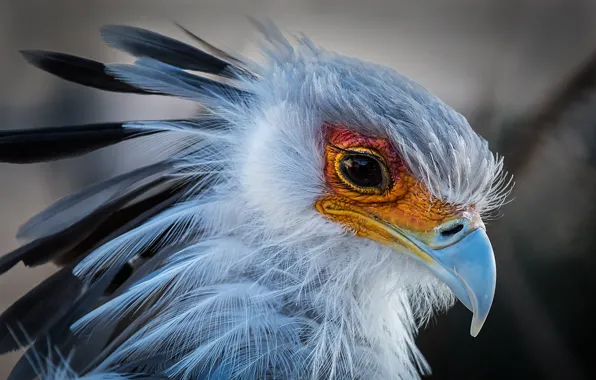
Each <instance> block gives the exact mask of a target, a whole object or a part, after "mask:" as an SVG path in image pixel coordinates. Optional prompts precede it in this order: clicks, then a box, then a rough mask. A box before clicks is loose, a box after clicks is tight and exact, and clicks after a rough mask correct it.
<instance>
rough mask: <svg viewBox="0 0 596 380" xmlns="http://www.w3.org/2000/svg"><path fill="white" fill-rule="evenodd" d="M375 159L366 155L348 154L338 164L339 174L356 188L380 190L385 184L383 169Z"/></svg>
mask: <svg viewBox="0 0 596 380" xmlns="http://www.w3.org/2000/svg"><path fill="white" fill-rule="evenodd" d="M382 165H383V164H381V163H380V162H379V161H378V160H377V159H376V158H374V157H372V156H369V155H366V154H349V155H346V156H345V157H344V158H342V160H341V162H340V170H341V174H342V175H343V176H344V177H345V179H347V180H348V181H350V182H351V183H352V184H353V185H355V186H358V187H375V188H382V187H383V186H384V184H385V175H384V174H385V172H384V170H383V169H384V167H383V166H382Z"/></svg>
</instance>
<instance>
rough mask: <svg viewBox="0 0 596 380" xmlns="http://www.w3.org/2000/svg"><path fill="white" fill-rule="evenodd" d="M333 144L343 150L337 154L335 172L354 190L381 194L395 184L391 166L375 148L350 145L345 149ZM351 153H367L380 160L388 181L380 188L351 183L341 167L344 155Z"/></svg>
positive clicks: (385, 179)
mask: <svg viewBox="0 0 596 380" xmlns="http://www.w3.org/2000/svg"><path fill="white" fill-rule="evenodd" d="M331 146H332V147H334V148H336V149H338V150H339V151H340V152H341V153H339V154H337V156H336V157H335V165H334V167H335V172H336V174H337V176H338V177H339V178H340V179H341V181H342V182H343V183H344V184H345V185H347V186H349V187H350V188H351V189H352V190H354V191H357V192H359V193H363V194H368V195H381V194H384V193H385V192H387V191H388V190H389V189H391V187H392V186H393V183H392V177H391V171H390V170H389V167H388V166H387V162H386V161H385V158H384V157H383V156H382V155H381V154H380V153H379V152H377V151H376V150H374V149H370V148H365V147H350V148H347V149H344V148H340V147H338V146H335V145H332V144H331ZM351 154H360V155H367V156H370V157H372V158H374V159H375V160H377V161H379V164H380V166H381V170H382V171H383V179H384V181H385V182H386V183H385V184H383V186H382V187H380V188H378V187H360V186H357V185H355V184H353V183H351V182H350V181H348V180H347V179H346V178H345V176H344V175H343V174H342V172H341V168H340V167H339V165H340V164H341V162H342V160H343V159H344V157H346V156H348V155H351Z"/></svg>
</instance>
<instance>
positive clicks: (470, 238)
mask: <svg viewBox="0 0 596 380" xmlns="http://www.w3.org/2000/svg"><path fill="white" fill-rule="evenodd" d="M419 247H420V248H422V249H423V250H424V251H425V252H426V253H427V254H428V255H429V256H431V257H432V259H433V260H434V262H432V263H426V265H427V266H428V267H429V269H430V270H431V271H432V272H433V273H434V274H435V275H436V276H437V277H438V278H439V279H440V280H441V281H443V282H444V283H445V284H447V286H449V288H450V289H451V291H452V292H453V293H454V294H455V296H456V297H457V298H458V299H459V300H460V301H461V302H462V303H463V304H464V305H465V306H466V307H467V308H468V309H469V310H470V311H472V313H473V314H474V316H473V317H472V325H471V327H470V334H471V335H472V336H474V337H475V336H477V335H478V333H479V332H480V329H481V328H482V325H483V324H484V321H485V320H486V317H487V316H488V312H489V311H490V307H491V305H492V303H493V298H494V295H495V286H496V282H497V269H496V264H495V256H494V254H493V249H492V246H491V244H490V241H489V239H488V236H487V235H486V232H485V230H484V228H478V229H476V230H474V231H472V232H471V233H469V234H468V235H466V236H465V237H463V238H462V239H461V240H459V241H458V242H456V243H454V244H452V245H449V246H447V247H444V248H441V249H436V250H435V249H430V248H423V247H424V245H423V244H420V246H419Z"/></svg>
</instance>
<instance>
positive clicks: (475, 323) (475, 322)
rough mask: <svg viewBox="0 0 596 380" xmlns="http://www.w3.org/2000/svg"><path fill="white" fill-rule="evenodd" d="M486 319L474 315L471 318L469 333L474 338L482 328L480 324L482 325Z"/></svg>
mask: <svg viewBox="0 0 596 380" xmlns="http://www.w3.org/2000/svg"><path fill="white" fill-rule="evenodd" d="M485 320H486V318H482V319H480V318H477V317H476V316H474V317H473V318H472V324H471V326H470V335H472V336H473V337H474V338H476V337H477V336H478V334H480V330H482V326H484V321H485Z"/></svg>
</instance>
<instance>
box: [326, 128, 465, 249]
mask: <svg viewBox="0 0 596 380" xmlns="http://www.w3.org/2000/svg"><path fill="white" fill-rule="evenodd" d="M324 127H325V131H326V138H327V146H326V148H325V179H326V182H327V185H328V189H329V193H328V194H327V195H326V196H323V197H322V198H320V199H319V200H318V201H317V202H316V208H317V210H318V211H319V212H321V213H322V214H324V215H326V216H327V217H328V218H330V219H331V220H334V221H336V222H339V223H341V224H342V225H344V226H345V227H347V228H349V229H350V230H352V231H354V233H355V234H356V235H357V236H361V237H367V238H371V239H373V240H376V241H379V242H381V243H385V244H389V245H392V244H393V245H394V244H395V236H393V235H392V234H390V233H388V232H387V231H386V229H384V228H381V227H380V226H379V225H378V224H382V225H385V226H386V225H389V226H393V227H395V228H397V229H400V230H405V231H408V232H409V233H411V234H413V235H415V236H416V238H417V239H419V240H422V241H430V240H431V239H432V236H433V229H434V228H435V227H437V226H439V225H441V224H443V223H445V222H447V221H449V220H452V219H456V218H460V217H464V216H466V215H469V214H470V211H472V212H473V210H471V209H468V210H465V209H462V208H461V207H458V206H456V205H451V204H448V203H445V202H442V201H440V200H438V199H436V198H434V197H432V196H431V195H430V192H429V191H428V190H427V188H426V187H425V185H424V184H423V183H422V181H419V180H418V179H416V178H415V177H414V176H413V175H412V174H411V172H410V171H409V170H408V168H407V167H406V165H405V163H404V162H403V161H402V160H401V159H400V157H399V155H398V154H397V152H396V150H395V149H394V148H393V147H392V145H391V143H390V142H389V141H387V140H386V139H382V138H374V137H368V136H363V135H361V134H359V133H356V132H354V131H351V130H349V129H347V128H346V127H344V126H341V125H337V124H331V123H327V124H325V126H324ZM354 153H367V154H370V155H373V156H374V157H375V158H377V160H378V161H379V162H381V163H383V164H384V166H385V167H386V172H385V174H387V176H388V178H389V181H387V182H388V183H386V185H385V186H383V187H382V188H372V189H371V188H364V189H361V188H358V187H357V186H354V185H353V184H351V183H350V182H349V181H346V180H345V178H343V177H342V173H341V171H340V170H339V165H340V162H341V160H342V158H343V157H344V156H345V155H347V154H354ZM406 243H407V242H406ZM400 245H402V246H403V245H407V244H404V242H403V241H402V242H400Z"/></svg>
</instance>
